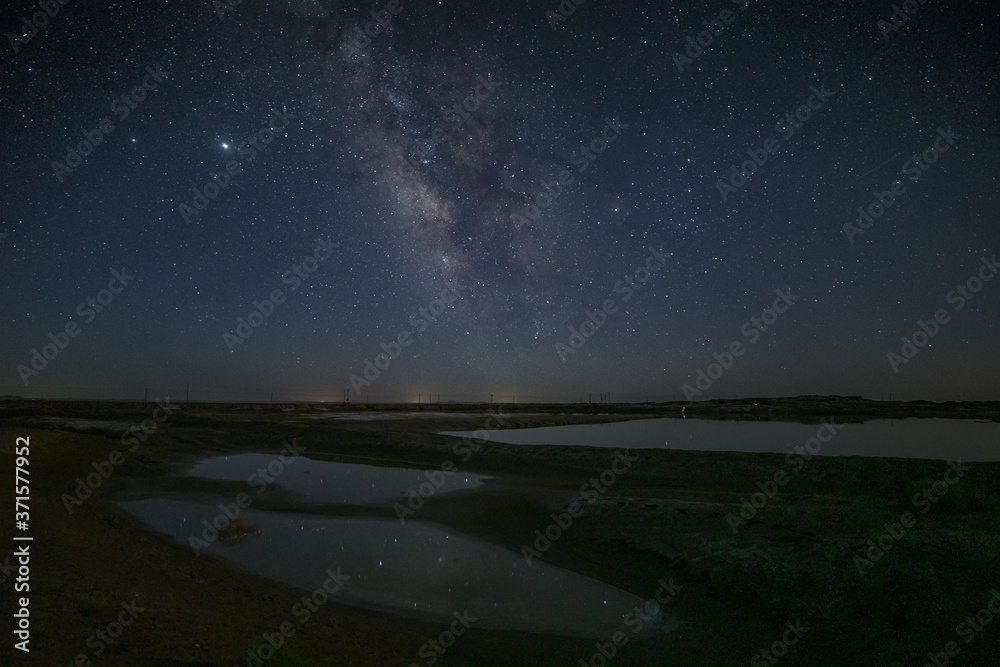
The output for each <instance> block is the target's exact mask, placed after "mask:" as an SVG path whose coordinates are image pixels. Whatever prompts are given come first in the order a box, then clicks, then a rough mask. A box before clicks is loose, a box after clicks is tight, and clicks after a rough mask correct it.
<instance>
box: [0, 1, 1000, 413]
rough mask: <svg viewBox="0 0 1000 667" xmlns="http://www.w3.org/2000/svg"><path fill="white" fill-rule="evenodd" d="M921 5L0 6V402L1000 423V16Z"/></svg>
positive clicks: (984, 6)
mask: <svg viewBox="0 0 1000 667" xmlns="http://www.w3.org/2000/svg"><path fill="white" fill-rule="evenodd" d="M912 4H913V7H914V9H915V11H914V12H913V14H912V15H907V16H906V17H905V18H906V20H905V22H904V21H902V19H900V18H897V22H898V23H899V24H900V25H893V24H892V23H890V20H891V17H892V14H893V11H894V10H893V5H892V3H889V2H883V1H878V2H845V3H841V2H838V3H816V2H811V1H810V2H796V1H789V2H781V3H777V2H774V3H764V2H754V1H753V0H751V1H750V2H742V1H740V2H736V1H733V0H717V1H716V2H713V3H705V2H697V3H695V2H674V1H664V0H635V1H633V2H602V1H599V0H588V1H587V2H584V3H583V4H580V5H578V6H577V5H574V4H573V3H572V2H569V1H567V2H564V3H563V4H562V7H563V12H564V13H565V14H567V15H565V16H563V15H562V14H560V4H559V2H558V1H557V0H497V1H496V2H468V1H459V0H441V1H434V2H432V1H428V0H412V1H411V0H401V1H400V2H399V3H396V2H389V1H388V0H386V1H385V2H380V1H376V2H361V1H345V2H341V1H340V0H276V1H272V2H260V1H258V0H243V2H241V3H239V4H236V5H235V6H230V5H229V4H228V3H226V2H221V1H220V2H212V1H210V0H197V1H194V2H184V3H172V4H170V5H168V4H167V3H166V2H162V1H161V2H153V1H149V0H146V1H139V2H130V3H118V2H110V3H100V5H101V6H93V5H91V4H89V3H68V4H66V5H60V6H59V10H58V13H57V14H56V15H54V16H52V17H42V18H44V20H42V21H40V22H41V23H43V24H44V25H43V27H41V28H37V30H33V29H31V28H28V27H24V26H26V25H28V24H27V23H25V21H24V19H25V18H27V20H28V21H30V20H31V17H32V16H33V15H34V13H35V12H37V11H39V9H38V6H37V4H31V3H28V2H15V3H8V4H7V5H5V9H4V10H3V16H2V27H3V29H4V32H5V35H6V36H5V38H4V45H3V47H0V48H2V49H5V50H4V52H3V55H2V59H3V66H2V68H0V90H2V94H3V99H4V104H3V107H2V111H0V114H2V117H0V120H2V123H0V127H2V128H3V130H2V131H3V133H4V137H5V138H4V142H3V160H2V169H3V174H2V179H3V184H4V187H3V190H2V194H0V266H2V267H3V268H2V272H3V274H2V275H3V283H4V287H5V289H4V298H3V309H2V314H3V317H2V322H0V340H2V341H3V343H4V345H3V349H2V354H3V357H4V361H5V364H4V368H5V369H6V370H5V371H4V373H5V375H4V377H3V378H0V393H2V394H8V395H20V396H25V397H40V396H44V397H67V398H127V399H141V398H142V397H143V396H144V395H145V392H146V391H148V392H149V396H150V398H153V397H154V396H155V397H163V396H167V395H169V396H170V397H171V398H183V396H184V392H185V391H186V388H187V386H188V385H190V397H191V400H270V398H271V396H272V395H273V396H274V399H275V400H329V401H341V400H342V399H343V397H344V395H345V392H347V393H349V395H350V398H351V401H352V402H363V401H364V400H371V401H414V402H415V401H417V400H423V401H427V400H428V396H433V397H434V399H435V400H437V399H438V398H440V400H459V401H464V400H489V397H490V396H491V395H493V396H494V397H495V400H498V401H499V400H504V401H506V400H517V401H519V402H520V401H577V400H580V399H581V398H583V399H584V400H586V399H587V397H588V396H591V397H592V398H593V400H595V401H596V400H598V398H599V396H600V395H601V394H603V393H608V392H609V393H610V394H611V398H612V400H614V401H646V400H674V399H680V398H685V397H688V398H691V397H693V398H696V399H701V398H715V397H746V396H782V395H796V394H826V393H839V394H848V395H863V396H867V397H871V398H880V397H882V396H885V397H888V395H889V394H890V393H892V394H893V396H894V397H898V398H907V399H913V398H926V399H931V400H947V399H966V400H969V399H994V400H995V399H997V398H998V388H1000V375H998V373H997V370H998V366H1000V353H998V351H997V345H996V342H997V340H998V333H1000V319H998V316H997V312H998V305H1000V280H997V281H995V282H982V283H979V284H978V285H975V284H974V285H972V286H969V285H968V282H967V281H969V279H970V278H974V277H975V276H977V275H978V274H977V272H980V271H983V272H985V273H983V274H982V275H990V273H989V269H984V268H983V267H984V264H983V257H985V258H986V259H987V260H990V258H992V257H993V256H994V255H995V253H997V252H998V251H1000V234H998V222H1000V220H998V216H997V208H998V206H997V205H998V195H997V191H998V187H997V186H998V180H997V172H998V169H1000V162H998V157H1000V145H998V143H1000V137H998V133H997V127H998V120H1000V119H998V115H1000V103H998V94H997V90H998V84H1000V81H998V79H1000V77H998V69H1000V54H998V46H997V41H996V35H997V34H1000V30H998V20H997V13H996V7H995V6H994V5H992V4H991V3H988V2H985V1H983V2H974V1H971V0H970V1H969V2H963V3H957V4H956V3H949V4H942V3H935V2H928V3H926V4H923V5H920V4H919V3H916V2H914V3H912ZM908 6H909V5H908ZM570 8H572V9H573V11H572V13H570V12H569V9H570ZM372 11H375V12H376V16H378V17H381V20H382V21H383V22H384V23H385V25H384V26H379V25H378V24H377V23H372V22H373V21H375V18H373V16H372V14H371V12H372ZM36 20H38V19H36ZM880 21H882V23H881V24H880V23H879V22H880ZM706 24H707V25H706ZM889 26H891V27H889ZM375 28H377V31H376V30H375ZM719 28H722V29H721V30H719ZM366 29H368V30H369V32H370V33H376V34H375V35H374V36H372V37H366V36H365V35H364V31H365V30H366ZM33 31H34V32H35V33H36V34H34V35H31V34H30V33H31V32H33ZM713 31H714V32H717V33H718V34H714V35H713V34H712V32H713ZM24 33H28V35H27V36H23V37H22V36H21V35H24ZM699 33H702V34H701V35H699ZM689 38H690V39H689ZM699 42H700V44H699ZM143 86H145V87H143ZM817 92H819V93H821V94H820V95H819V96H818V97H817V95H816V93H817ZM810 106H811V107H812V108H810ZM786 114H790V116H786ZM796 114H798V115H796ZM102 122H105V124H104V126H103V129H102V127H101V123H102ZM109 130H110V131H109ZM87 136H89V137H91V138H95V137H96V138H99V139H100V142H99V143H96V145H92V146H88V145H87V141H88V140H86V137H87ZM945 137H948V139H947V140H946V139H945ZM936 140H937V146H938V148H936V149H934V148H932V147H934V146H935V141H936ZM81 142H84V146H83V148H82V149H80V152H81V153H83V152H87V153H88V154H87V155H79V156H78V155H77V154H76V153H75V150H74V147H79V146H80V144H81ZM88 148H89V149H90V150H89V151H88V150H87V149H88ZM941 148H946V149H947V150H940V149H941ZM927 150H929V151H930V152H925V151H927ZM754 155H757V156H758V161H759V162H762V163H759V164H752V165H751V166H752V167H753V169H752V171H753V172H754V173H752V174H748V175H745V176H744V174H745V172H749V171H751V169H750V167H748V166H744V163H745V162H746V161H747V160H750V159H751V158H752V157H753V156H754ZM761 156H764V157H765V158H766V159H763V160H761V159H760V158H761ZM921 156H925V157H928V156H929V157H928V163H925V161H924V160H925V157H921ZM914 158H916V159H917V160H919V161H920V162H921V164H922V165H923V167H920V168H915V164H914V162H913V160H914ZM931 159H932V160H933V164H930V163H929V160H931ZM54 163H61V165H62V166H60V165H54ZM72 164H75V165H76V166H75V167H72V166H71V165H72ZM220 174H221V175H220ZM213 175H214V176H215V179H216V182H215V183H212V178H213ZM744 178H745V182H744ZM209 184H211V185H209ZM894 187H895V188H896V190H897V192H898V194H895V195H892V196H893V201H892V203H891V205H889V206H887V207H885V209H884V211H883V213H882V214H881V215H880V216H879V217H878V218H877V219H873V222H872V223H871V224H869V225H868V227H867V228H865V229H860V231H859V230H854V231H852V228H851V225H853V224H855V221H856V220H857V218H858V216H859V213H858V208H859V207H864V209H866V210H869V211H872V210H874V211H876V212H879V211H880V210H881V209H879V208H878V207H875V208H871V205H872V204H873V203H877V202H878V201H879V199H878V198H879V196H880V195H879V193H882V195H881V197H882V200H883V203H887V202H888V201H889V200H888V196H889V195H888V193H890V192H892V189H893V188H894ZM196 188H197V189H198V192H199V194H196V192H195V189H196ZM207 195H211V198H209V197H208V196H207ZM845 225H848V227H846V228H845ZM317 239H319V240H322V241H323V243H322V244H321V243H318V241H317ZM113 272H117V275H118V277H115V275H116V274H115V273H113ZM123 281H124V283H123ZM628 281H631V283H632V285H631V286H628V285H629V282H628ZM957 286H964V287H963V289H966V290H968V289H970V288H971V287H977V286H978V287H981V289H980V290H979V291H976V292H975V293H972V292H969V296H970V298H968V299H966V298H964V297H961V298H959V297H956V296H955V292H954V291H953V290H955V288H956V287H957ZM633 288H634V289H633ZM275 290H280V294H279V295H278V299H276V302H275V303H273V304H272V305H271V306H270V307H269V306H268V304H267V303H263V302H264V301H267V300H270V299H271V298H272V296H273V295H274V293H275ZM776 291H777V292H776ZM778 294H784V295H785V296H786V299H785V301H781V300H780V297H779V296H778ZM626 296H627V297H628V298H627V299H626ZM442 298H443V299H444V300H440V301H439V299H442ZM88 299H93V302H91V303H88ZM776 299H779V301H778V302H777V304H775V300H776ZM609 300H610V305H611V306H612V308H609V309H608V311H607V312H603V313H602V312H598V309H603V307H604V304H605V303H607V302H608V301H609ZM255 301H256V302H258V303H259V304H261V306H259V307H258V306H255V303H254V302H255ZM278 301H280V303H278ZM445 301H450V303H445ZM959 301H961V306H962V307H961V308H959V306H958V303H959ZM789 304H790V305H789ZM97 307H100V311H98V310H97ZM258 308H259V309H260V310H269V311H271V312H270V313H269V314H268V313H262V314H260V315H253V314H252V313H253V311H255V310H257V309H258ZM768 308H775V310H773V311H771V312H767V311H766V309H768ZM421 309H424V312H423V313H422V312H421ZM588 310H589V311H590V313H591V314H593V315H594V317H590V316H588ZM779 310H781V311H783V312H780V313H779V312H778V311H779ZM938 311H946V313H945V314H946V316H947V320H946V321H941V322H940V323H939V325H938V327H937V329H936V330H934V327H933V326H926V328H925V330H926V329H931V330H934V335H933V336H928V337H927V339H926V340H923V339H921V340H922V342H925V343H926V344H925V345H921V346H920V347H919V348H916V347H914V348H913V349H912V350H910V351H912V352H914V354H912V355H906V356H905V358H904V359H903V361H899V359H897V361H896V362H895V363H894V362H893V361H892V355H891V354H890V353H892V354H895V355H899V356H901V357H902V356H904V352H905V351H906V350H905V349H904V348H906V344H904V342H903V341H901V337H906V338H907V339H908V340H911V342H912V338H913V335H914V333H915V332H919V331H921V328H920V325H919V322H920V321H924V323H925V325H926V324H927V321H928V320H933V319H934V317H935V313H936V312H938ZM435 313H437V314H435ZM265 315H266V317H265ZM754 317H756V318H762V317H763V318H764V319H763V320H761V321H760V322H758V323H756V324H755V323H753V321H752V320H751V318H754ZM239 318H244V322H246V323H245V324H241V323H240V321H239ZM943 319H944V318H942V320H943ZM594 320H597V321H600V322H601V326H600V327H596V326H593V327H591V325H587V324H585V323H587V322H592V321H594ZM763 322H770V324H767V325H765V327H766V330H765V329H764V328H759V325H760V324H762V323H763ZM252 324H256V325H257V326H252ZM241 327H242V328H241ZM571 327H572V328H575V329H576V331H582V333H580V334H579V335H576V336H575V337H574V334H573V330H572V329H571ZM584 329H585V331H583V330H584ZM70 332H73V333H74V335H70ZM241 332H242V333H241ZM755 332H756V333H755ZM584 333H587V334H591V335H588V336H584V335H583V334H584ZM247 334H248V335H247ZM401 334H404V335H401ZM401 339H402V340H401ZM394 341H398V342H396V343H394ZM402 341H405V343H407V344H399V342H402ZM574 342H575V343H576V344H577V345H575V346H574V345H573V343H574ZM581 342H582V344H580V343H581ZM737 343H739V345H738V346H737V349H740V350H742V353H741V354H739V355H738V356H734V357H732V358H728V357H727V354H729V351H730V350H731V349H733V346H734V345H735V344H737ZM397 345H398V347H397ZM46 346H48V347H47V348H46ZM383 346H384V347H383ZM560 346H561V347H560ZM46 352H47V354H46ZM380 354H384V355H385V356H382V357H379V356H378V355H380ZM713 355H716V356H713ZM730 362H731V363H730ZM713 363H718V364H720V365H718V366H715V367H712V364H713ZM379 366H381V368H380V367H379ZM723 366H728V368H723ZM366 372H367V376H366V375H365V373H366ZM699 373H702V374H703V375H704V379H702V380H701V387H700V388H699V387H698V385H697V382H698V380H699ZM709 375H711V376H714V377H711V378H710V377H709ZM352 376H353V379H352ZM685 385H687V387H688V388H689V389H695V390H697V393H691V395H690V396H686V395H685V389H684V387H685Z"/></svg>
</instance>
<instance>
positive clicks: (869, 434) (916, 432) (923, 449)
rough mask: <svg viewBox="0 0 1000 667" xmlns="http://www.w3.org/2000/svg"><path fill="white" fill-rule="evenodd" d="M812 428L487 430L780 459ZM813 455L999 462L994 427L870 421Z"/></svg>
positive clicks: (670, 424) (718, 425) (520, 441)
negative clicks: (761, 454)
mask: <svg viewBox="0 0 1000 667" xmlns="http://www.w3.org/2000/svg"><path fill="white" fill-rule="evenodd" d="M818 427H819V425H818V424H797V423H792V422H759V421H750V422H747V421H744V422H740V421H723V420H716V419H690V418H688V419H669V418H668V419H640V420H636V421H627V422H615V423H611V424H580V425H574V426H545V427H541V428H528V429H506V430H499V431H490V435H489V438H490V439H491V440H494V441H496V442H505V443H509V444H515V445H564V446H572V445H580V446H586V447H614V448H632V449H687V450H699V451H709V452H720V451H731V452H774V453H785V452H788V451H791V450H792V449H793V448H795V447H801V446H802V445H803V443H805V442H806V441H807V440H808V439H809V438H812V437H814V436H815V435H816V431H817V428H818ZM444 435H455V436H462V437H473V431H446V432H444ZM667 443H669V444H667ZM818 454H819V455H821V456H882V457H899V458H922V459H950V460H954V459H957V458H961V459H962V460H963V461H1000V423H996V422H977V421H972V420H966V419H897V420H889V419H875V420H871V421H866V422H864V423H861V424H845V425H843V428H841V429H839V430H838V432H837V435H836V436H834V437H833V438H832V439H831V440H830V442H829V443H826V444H824V445H823V447H822V449H821V450H820V451H819V452H818Z"/></svg>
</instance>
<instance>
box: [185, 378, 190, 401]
mask: <svg viewBox="0 0 1000 667" xmlns="http://www.w3.org/2000/svg"><path fill="white" fill-rule="evenodd" d="M190 400H191V383H190V382H188V383H187V384H186V385H184V402H185V403H189V402H190Z"/></svg>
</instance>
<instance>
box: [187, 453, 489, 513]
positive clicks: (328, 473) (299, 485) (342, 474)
mask: <svg viewBox="0 0 1000 667" xmlns="http://www.w3.org/2000/svg"><path fill="white" fill-rule="evenodd" d="M287 461H291V462H290V463H286V462H287ZM278 463H280V464H281V465H277V464H278ZM187 474H188V476H189V477H203V478H207V479H217V480H225V481H232V482H238V481H246V482H247V483H248V484H250V485H251V487H254V488H261V487H262V486H264V485H265V484H267V485H270V484H271V483H274V484H277V485H279V486H283V487H285V488H287V489H290V490H292V491H295V492H296V493H298V494H300V495H301V496H303V497H305V498H306V499H308V500H309V501H311V502H313V503H317V504H338V503H344V504H352V505H368V504H375V503H379V504H380V503H384V502H393V501H397V500H400V499H401V498H404V497H408V496H409V489H411V488H412V489H413V490H414V491H415V492H416V493H418V494H422V495H423V496H424V497H429V496H430V495H432V494H437V493H448V492H450V491H460V490H465V489H474V488H476V487H479V486H482V485H483V482H484V481H485V480H488V479H492V478H491V477H487V476H484V475H475V474H472V473H467V472H460V471H457V472H449V471H442V470H416V469H414V468H384V467H380V466H370V465H363V464H360V463H337V462H333V461H317V460H315V459H310V458H308V457H305V456H295V457H290V456H286V457H285V458H284V459H283V460H282V459H279V458H278V455H276V454H275V455H267V454H237V455H234V456H217V457H214V458H210V459H205V460H203V461H199V462H198V463H196V464H195V465H194V466H193V467H192V468H191V470H189V471H188V473H187ZM269 479H270V480H272V481H273V482H269V481H267V480H269ZM421 487H423V492H421Z"/></svg>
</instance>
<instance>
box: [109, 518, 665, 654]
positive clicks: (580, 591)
mask: <svg viewBox="0 0 1000 667" xmlns="http://www.w3.org/2000/svg"><path fill="white" fill-rule="evenodd" d="M122 506H123V507H124V508H125V509H126V510H127V511H128V512H130V513H132V514H134V515H136V516H138V517H140V518H141V519H142V520H143V521H145V522H146V523H147V524H148V525H150V526H151V527H152V528H153V529H155V530H157V531H160V532H162V533H166V534H168V535H170V536H172V537H173V538H174V539H176V540H178V541H180V542H182V543H184V544H188V539H189V537H190V536H191V534H192V533H194V532H198V533H199V534H200V530H201V521H202V519H204V518H205V517H210V516H213V515H215V514H216V513H217V512H218V507H217V505H213V504H211V503H188V502H183V501H177V500H166V499H159V498H156V499H148V500H138V501H129V502H123V503H122ZM243 517H244V518H245V519H246V520H247V521H249V522H250V523H251V524H253V525H255V526H256V527H257V528H259V530H258V531H257V532H254V533H252V534H250V535H247V536H245V537H243V538H242V539H239V540H235V541H223V542H214V543H212V544H211V545H210V546H209V547H208V548H207V550H206V551H207V552H208V553H212V554H214V555H215V556H217V557H220V558H223V559H225V560H228V561H230V562H232V563H235V564H236V565H238V566H240V567H242V568H244V569H246V570H249V571H252V572H255V573H257V574H260V575H263V576H266V577H269V578H271V579H274V580H276V581H280V582H283V583H286V584H290V585H293V586H297V587H299V588H302V589H304V590H309V591H311V590H313V589H315V588H317V587H318V586H319V585H321V584H322V582H323V581H324V579H325V578H326V577H327V576H328V575H327V570H329V569H333V570H334V571H335V570H336V568H338V567H339V568H341V570H342V572H343V574H345V575H348V576H349V577H350V579H349V580H347V581H346V582H345V583H344V585H343V586H342V587H341V589H340V590H339V591H338V593H337V596H336V599H337V600H338V601H340V602H342V603H346V604H350V605H355V606H360V607H365V608H370V609H376V610H381V611H389V612H393V613H398V614H403V615H412V616H416V617H420V618H426V619H431V620H435V621H441V622H446V621H450V620H451V619H452V618H453V616H452V614H453V613H455V612H459V613H461V612H463V611H468V613H469V615H471V616H472V617H474V618H476V619H477V620H476V622H475V627H481V628H492V629H501V630H514V631H521V632H530V633H537V634H548V635H563V636H569V637H583V638H592V639H606V638H607V637H609V636H611V635H612V634H613V633H614V632H615V631H616V630H620V629H622V622H623V618H624V616H625V615H626V614H628V613H630V612H632V611H633V610H634V609H635V608H636V607H637V606H640V605H642V604H644V600H642V599H641V598H639V597H638V596H636V595H632V594H631V593H628V592H626V591H623V590H621V589H619V588H616V587H614V586H611V585H609V584H606V583H604V582H601V581H597V580H595V579H591V578H589V577H585V576H583V575H580V574H577V573H575V572H571V571H569V570H565V569H562V568H559V567H555V566H553V565H549V564H547V563H544V562H539V561H534V562H533V563H532V564H531V565H528V564H527V563H526V562H525V560H524V558H523V557H522V556H521V554H519V553H517V552H514V551H511V550H509V549H505V548H503V547H500V546H497V545H495V544H491V543H489V542H486V541H484V540H480V539H477V538H473V537H470V536H467V535H462V534H459V533H455V532H451V531H448V530H446V529H444V528H441V527H438V526H435V525H432V524H428V523H423V522H419V521H408V522H406V524H405V525H401V524H400V523H399V522H397V521H393V520H387V519H374V518H360V517H348V518H344V517H324V516H316V515H305V514H297V513H292V512H268V511H260V510H254V509H247V510H244V511H243ZM676 627H677V621H676V620H675V619H674V618H673V617H672V616H670V615H669V614H668V613H667V612H665V611H663V610H661V611H660V613H659V614H658V615H657V617H656V619H655V622H654V623H652V624H651V625H650V626H649V630H650V631H651V632H663V631H668V630H672V629H674V628H676Z"/></svg>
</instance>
